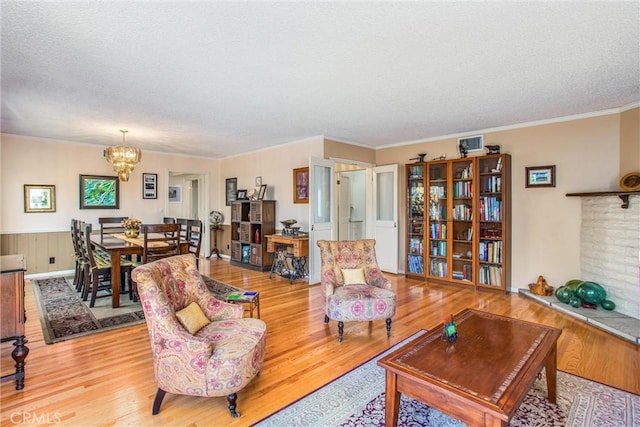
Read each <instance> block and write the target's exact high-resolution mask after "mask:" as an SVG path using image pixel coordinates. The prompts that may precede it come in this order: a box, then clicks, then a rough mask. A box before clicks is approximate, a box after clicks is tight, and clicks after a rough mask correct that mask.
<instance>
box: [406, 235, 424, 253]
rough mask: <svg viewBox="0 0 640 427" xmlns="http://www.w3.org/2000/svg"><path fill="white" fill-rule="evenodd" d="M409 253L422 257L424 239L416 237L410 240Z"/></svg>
mask: <svg viewBox="0 0 640 427" xmlns="http://www.w3.org/2000/svg"><path fill="white" fill-rule="evenodd" d="M409 253H410V254H418V255H422V254H423V253H424V252H423V242H422V239H419V238H416V237H412V238H411V239H409Z"/></svg>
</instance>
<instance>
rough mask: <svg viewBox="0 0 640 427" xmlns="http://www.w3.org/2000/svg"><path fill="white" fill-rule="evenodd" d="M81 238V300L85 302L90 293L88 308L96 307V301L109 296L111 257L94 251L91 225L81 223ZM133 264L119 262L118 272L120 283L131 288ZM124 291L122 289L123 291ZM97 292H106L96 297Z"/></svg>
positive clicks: (125, 261)
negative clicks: (82, 267)
mask: <svg viewBox="0 0 640 427" xmlns="http://www.w3.org/2000/svg"><path fill="white" fill-rule="evenodd" d="M81 230H82V232H81V233H82V238H81V239H80V250H81V251H82V257H83V262H84V265H85V268H84V286H83V289H82V300H83V301H86V300H87V299H88V298H89V292H91V301H90V302H89V307H94V306H95V305H96V299H97V298H100V297H107V296H112V295H111V257H110V256H109V254H108V253H106V252H100V251H95V250H94V249H93V245H92V244H91V224H89V223H83V225H82V228H81ZM132 267H133V264H132V263H131V262H130V261H128V260H126V259H122V260H120V271H121V272H122V283H123V284H125V289H126V284H129V286H131V280H130V278H129V277H130V273H131V270H132ZM123 290H124V289H123ZM99 291H107V293H106V294H103V295H98V292H99ZM130 293H131V291H130Z"/></svg>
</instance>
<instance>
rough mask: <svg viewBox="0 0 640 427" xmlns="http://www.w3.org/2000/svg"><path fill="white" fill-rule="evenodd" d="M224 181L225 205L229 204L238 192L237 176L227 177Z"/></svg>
mask: <svg viewBox="0 0 640 427" xmlns="http://www.w3.org/2000/svg"><path fill="white" fill-rule="evenodd" d="M224 182H225V187H224V188H225V196H226V198H225V205H227V206H231V202H233V201H234V200H235V199H236V196H237V194H238V178H227V179H225V180H224Z"/></svg>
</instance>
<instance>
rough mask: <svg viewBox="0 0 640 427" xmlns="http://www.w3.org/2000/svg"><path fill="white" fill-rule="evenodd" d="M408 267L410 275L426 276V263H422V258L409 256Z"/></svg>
mask: <svg viewBox="0 0 640 427" xmlns="http://www.w3.org/2000/svg"><path fill="white" fill-rule="evenodd" d="M407 266H408V268H409V273H414V274H424V263H423V262H422V257H421V256H417V255H408V256H407Z"/></svg>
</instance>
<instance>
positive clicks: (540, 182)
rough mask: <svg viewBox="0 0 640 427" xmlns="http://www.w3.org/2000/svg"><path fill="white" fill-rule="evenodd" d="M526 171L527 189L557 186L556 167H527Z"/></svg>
mask: <svg viewBox="0 0 640 427" xmlns="http://www.w3.org/2000/svg"><path fill="white" fill-rule="evenodd" d="M525 169H526V177H525V179H526V183H527V188H531V187H555V186H556V165H552V166H531V167H529V166H527V167H526V168H525Z"/></svg>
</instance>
